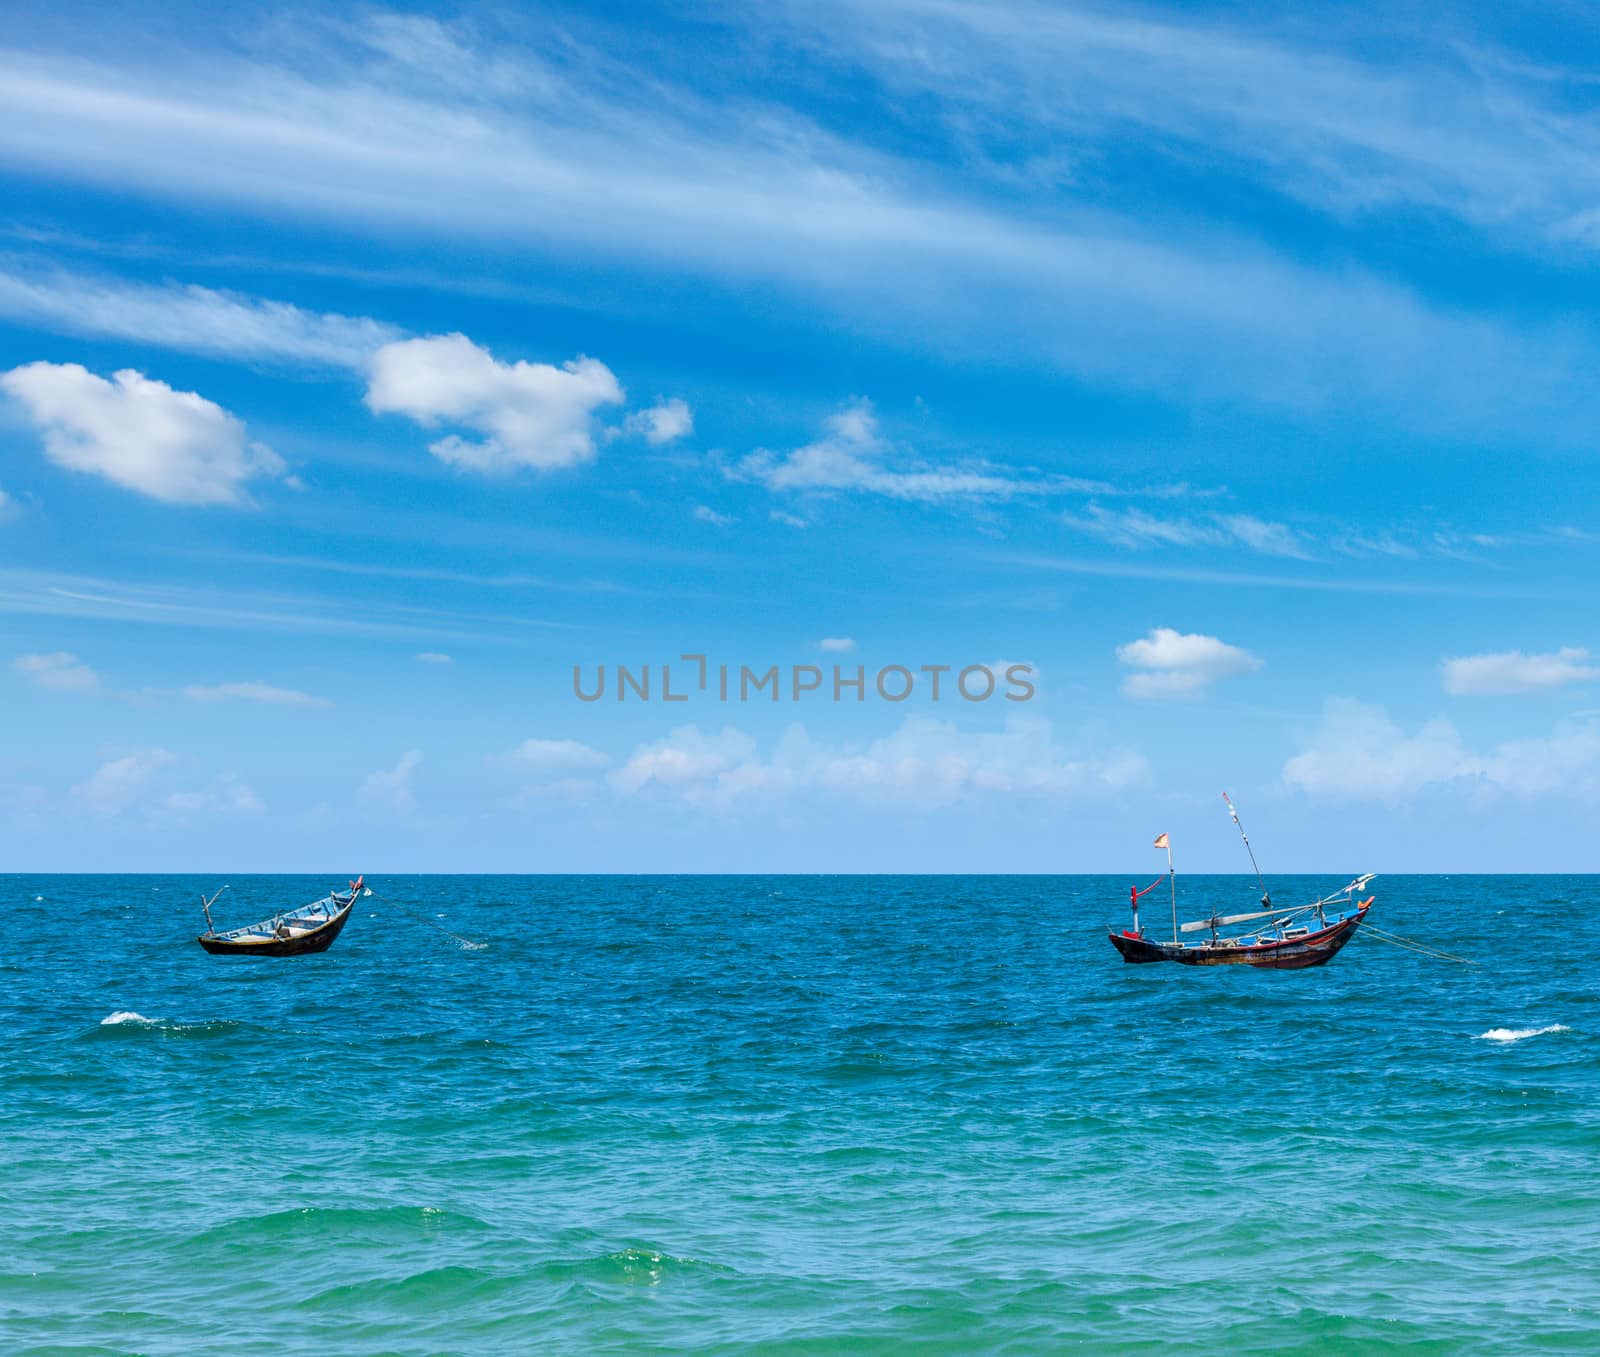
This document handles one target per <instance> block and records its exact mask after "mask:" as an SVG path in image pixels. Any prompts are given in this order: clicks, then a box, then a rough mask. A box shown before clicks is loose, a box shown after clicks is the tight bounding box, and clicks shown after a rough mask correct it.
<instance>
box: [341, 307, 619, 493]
mask: <svg viewBox="0 0 1600 1357" xmlns="http://www.w3.org/2000/svg"><path fill="white" fill-rule="evenodd" d="M623 399H624V393H623V390H622V387H621V385H620V384H619V383H618V382H617V379H616V377H614V376H613V375H612V373H611V369H610V368H608V367H606V365H605V364H604V363H601V362H599V361H597V360H596V359H593V358H575V359H573V360H572V361H571V362H569V363H565V364H563V365H562V366H561V367H559V368H558V367H553V366H551V365H550V364H548V363H527V362H516V363H502V362H500V361H499V360H498V359H496V358H495V357H494V355H493V354H491V353H490V352H489V350H487V349H485V348H480V347H479V346H478V345H476V344H474V343H473V342H472V341H471V340H470V339H468V338H467V337H466V336H465V335H463V334H448V335H430V336H428V337H427V338H425V339H404V340H399V341H397V342H395V343H393V344H386V345H384V346H383V348H381V349H379V350H378V352H377V353H376V354H375V355H374V357H373V360H372V373H371V378H370V381H369V383H368V386H367V397H366V401H367V405H368V407H369V408H370V409H371V410H372V411H373V412H374V413H375V414H391V413H392V414H401V415H405V416H407V417H408V418H410V419H413V420H415V421H416V422H417V423H419V424H421V425H422V426H423V427H425V428H434V427H437V426H438V425H439V424H440V423H441V422H443V423H448V424H456V425H460V426H461V427H463V428H467V429H471V430H474V431H475V432H477V433H479V434H481V435H483V437H482V438H481V439H480V440H478V441H473V440H469V439H465V438H462V437H461V436H460V435H458V434H449V435H447V436H446V437H444V438H441V439H439V440H437V441H436V442H434V443H431V444H429V448H428V450H429V451H430V452H432V453H433V455H434V456H435V457H437V458H439V460H440V461H443V462H448V463H449V464H450V465H452V466H457V467H462V468H465V469H466V470H469V471H478V472H484V473H490V474H492V473H501V472H509V471H512V470H515V469H516V468H518V467H534V468H536V469H537V470H540V471H552V470H556V469H558V468H562V467H571V466H577V465H579V464H580V463H583V462H587V461H590V460H591V459H592V458H593V457H594V455H595V443H594V419H595V413H596V411H597V410H599V409H600V407H602V406H605V405H617V404H620V403H621V402H622V401H623Z"/></svg>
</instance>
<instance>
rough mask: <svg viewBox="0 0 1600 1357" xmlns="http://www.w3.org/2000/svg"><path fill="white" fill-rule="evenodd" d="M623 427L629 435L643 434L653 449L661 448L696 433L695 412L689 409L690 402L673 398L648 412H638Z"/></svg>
mask: <svg viewBox="0 0 1600 1357" xmlns="http://www.w3.org/2000/svg"><path fill="white" fill-rule="evenodd" d="M622 427H623V428H624V429H625V430H626V431H627V432H628V433H635V434H642V435H643V436H644V441H645V442H646V443H649V444H650V445H651V446H652V447H660V446H661V445H662V444H663V443H670V442H672V441H673V440H674V439H676V438H682V437H683V436H684V435H685V434H689V433H692V432H694V412H693V411H691V410H690V409H689V402H688V401H686V400H684V399H682V398H681V397H679V396H673V397H672V398H671V399H670V400H666V401H663V402H662V403H661V404H660V405H652V406H651V407H650V408H649V409H648V410H636V411H635V412H634V413H633V414H631V415H629V416H628V417H627V419H625V420H624V421H623V424H622Z"/></svg>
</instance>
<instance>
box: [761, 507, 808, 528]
mask: <svg viewBox="0 0 1600 1357" xmlns="http://www.w3.org/2000/svg"><path fill="white" fill-rule="evenodd" d="M767 517H768V518H770V519H771V520H772V521H773V522H774V523H782V524H783V526H784V527H786V528H809V527H810V526H811V524H810V523H808V522H807V521H806V520H805V519H803V518H801V517H800V515H799V514H790V513H785V512H784V511H783V510H782V509H774V510H773V511H772V512H771V513H770V514H768V515H767Z"/></svg>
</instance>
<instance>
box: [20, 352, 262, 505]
mask: <svg viewBox="0 0 1600 1357" xmlns="http://www.w3.org/2000/svg"><path fill="white" fill-rule="evenodd" d="M0 390H4V391H5V392H6V393H7V394H8V395H10V396H11V397H12V398H13V399H14V400H15V401H17V403H18V404H20V405H21V406H22V407H23V409H24V410H25V411H26V412H27V414H28V416H29V417H30V418H31V419H32V421H33V423H34V425H35V427H36V428H38V430H39V432H40V434H41V436H42V438H43V440H44V449H45V453H46V455H47V456H48V457H49V458H50V460H51V461H53V462H55V463H56V464H57V465H59V466H63V467H66V468H68V469H69V470H72V471H86V472H92V473H94V474H95V475H99V476H104V477H105V478H106V479H107V480H110V481H114V482H115V483H116V484H118V485H121V486H123V487H125V488H127V489H129V490H136V491H138V492H139V493H140V494H142V495H148V496H150V497H151V498H152V499H158V500H162V501H165V502H166V503H169V504H240V503H243V502H244V501H245V499H246V495H245V489H244V487H245V483H246V482H247V481H250V480H251V479H253V478H255V477H257V476H277V475H281V474H282V472H283V470H284V465H283V461H282V459H280V458H279V457H278V455H277V454H276V453H275V452H273V451H272V449H271V448H269V447H267V446H266V445H265V444H264V443H255V442H251V441H249V439H248V438H247V437H246V435H245V426H244V423H243V421H241V420H239V419H237V418H235V417H234V416H233V415H230V414H229V413H228V412H227V411H226V410H224V409H223V408H222V407H221V406H220V405H217V404H214V403H213V402H211V401H208V400H206V399H205V398H204V397H203V396H200V395H198V394H197V393H195V392H193V391H175V390H173V389H172V387H170V386H168V385H167V384H166V383H165V382H158V381H152V380H151V379H150V378H148V377H146V376H144V374H143V373H139V372H135V371H133V370H132V369H131V368H129V369H124V370H122V371H120V372H117V373H114V374H113V375H112V378H111V380H110V381H107V380H106V379H105V378H104V377H100V376H97V375H96V374H95V373H92V372H90V371H88V370H87V369H86V368H83V367H80V366H79V365H78V364H77V363H42V362H41V363H29V364H27V365H26V366H23V367H19V368H13V369H11V371H9V372H6V373H3V374H0Z"/></svg>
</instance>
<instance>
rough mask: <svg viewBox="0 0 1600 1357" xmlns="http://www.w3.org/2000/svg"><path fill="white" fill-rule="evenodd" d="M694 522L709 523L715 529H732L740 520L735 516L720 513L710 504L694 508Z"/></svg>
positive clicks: (698, 505)
mask: <svg viewBox="0 0 1600 1357" xmlns="http://www.w3.org/2000/svg"><path fill="white" fill-rule="evenodd" d="M693 517H694V520H695V522H697V523H709V524H710V525H711V526H712V527H713V528H731V527H732V526H733V525H734V524H735V523H737V522H738V521H739V520H738V518H736V517H735V516H734V515H733V514H723V513H718V512H717V511H716V510H715V509H713V508H712V507H711V506H710V505H709V504H697V505H695V506H694V515H693Z"/></svg>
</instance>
